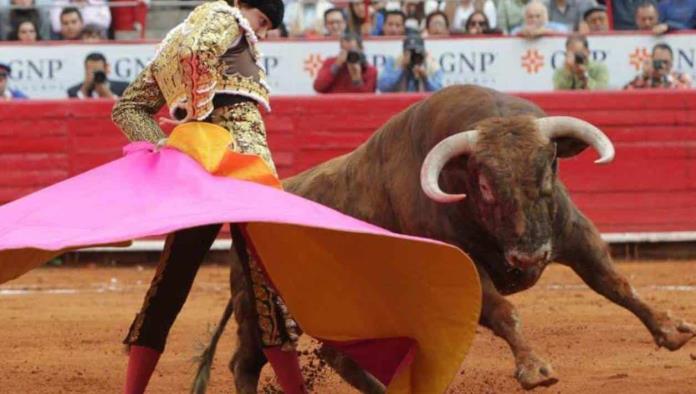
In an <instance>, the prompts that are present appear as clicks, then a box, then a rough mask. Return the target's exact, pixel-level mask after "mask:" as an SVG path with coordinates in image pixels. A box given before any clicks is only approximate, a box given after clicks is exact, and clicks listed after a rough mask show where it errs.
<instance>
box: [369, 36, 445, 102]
mask: <svg viewBox="0 0 696 394" xmlns="http://www.w3.org/2000/svg"><path fill="white" fill-rule="evenodd" d="M403 48H404V52H403V54H402V55H401V57H399V58H396V59H395V58H394V57H387V58H386V61H385V64H384V69H383V70H382V72H381V74H380V77H379V83H378V86H379V90H380V91H381V92H434V91H436V90H439V89H440V88H442V70H441V69H440V68H439V67H438V66H437V63H435V61H433V60H432V59H431V58H429V56H428V52H426V50H425V43H424V42H423V39H422V38H421V37H420V36H418V35H408V36H407V37H406V39H405V40H404V46H403Z"/></svg>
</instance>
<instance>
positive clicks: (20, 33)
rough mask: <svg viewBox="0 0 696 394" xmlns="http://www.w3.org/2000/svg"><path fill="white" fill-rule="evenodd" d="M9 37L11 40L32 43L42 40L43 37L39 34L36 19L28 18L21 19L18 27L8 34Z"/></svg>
mask: <svg viewBox="0 0 696 394" xmlns="http://www.w3.org/2000/svg"><path fill="white" fill-rule="evenodd" d="M7 39H8V40H10V41H19V42H22V43H31V42H36V41H38V40H40V39H41V37H40V36H39V33H38V29H37V27H36V25H35V24H34V21H33V20H31V19H27V20H24V21H20V22H19V24H18V25H17V28H16V29H15V30H14V31H12V32H11V33H10V34H9V35H8V36H7Z"/></svg>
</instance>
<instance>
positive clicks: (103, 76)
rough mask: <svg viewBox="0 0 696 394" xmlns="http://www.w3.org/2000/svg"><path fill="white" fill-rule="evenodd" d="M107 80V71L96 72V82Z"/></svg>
mask: <svg viewBox="0 0 696 394" xmlns="http://www.w3.org/2000/svg"><path fill="white" fill-rule="evenodd" d="M104 82H106V73H105V72H104V71H95V72H94V83H104Z"/></svg>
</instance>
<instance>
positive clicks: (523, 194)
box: [421, 116, 614, 269]
mask: <svg viewBox="0 0 696 394" xmlns="http://www.w3.org/2000/svg"><path fill="white" fill-rule="evenodd" d="M477 127H478V130H469V131H464V132H460V133H457V134H454V135H452V136H450V137H448V138H445V139H444V140H442V141H441V142H440V143H438V144H437V145H436V146H435V147H434V148H433V149H432V150H431V151H430V152H429V153H428V155H427V156H426V158H425V160H424V162H423V166H422V168H421V186H422V188H423V191H424V192H425V194H427V195H428V197H429V198H431V199H432V200H434V201H436V202H439V203H453V202H457V201H461V200H462V199H464V198H465V197H466V195H465V194H448V193H445V192H443V191H442V190H441V189H440V185H439V183H438V180H439V178H440V175H441V172H442V169H443V168H444V167H445V165H446V164H447V163H448V162H449V161H451V160H452V159H454V158H455V157H457V156H464V157H465V160H466V161H465V163H466V164H465V166H466V167H465V169H466V179H465V183H466V188H467V190H468V194H469V196H468V199H471V201H470V202H471V203H472V204H471V205H472V206H473V207H474V209H475V210H477V211H478V212H477V215H476V217H477V218H478V220H479V221H480V222H481V225H483V226H484V228H486V229H487V231H488V232H489V233H490V234H492V235H493V236H494V237H495V238H496V239H498V241H499V243H500V245H501V247H502V249H503V251H504V253H505V258H506V262H507V264H508V266H509V267H515V268H519V269H528V268H540V267H543V266H544V265H545V264H546V263H548V262H549V259H550V258H551V250H552V235H553V227H552V226H553V222H554V216H555V211H556V208H557V206H556V201H555V199H554V197H555V196H554V195H555V194H556V193H560V192H561V191H560V190H559V189H558V188H556V187H555V184H556V167H557V162H556V158H557V157H569V156H573V155H576V154H577V153H579V152H580V151H582V150H583V149H584V147H586V146H587V145H589V146H592V147H593V148H594V149H595V150H596V151H597V152H598V153H599V155H600V158H599V159H598V160H597V161H596V163H608V162H610V161H611V160H612V159H613V158H614V147H613V145H612V143H611V141H609V138H607V136H606V135H604V133H602V132H601V131H600V130H599V129H598V128H596V127H594V126H593V125H591V124H589V123H587V122H585V121H583V120H580V119H576V118H572V117H566V116H554V117H546V118H539V119H534V118H532V117H520V116H518V117H514V118H510V119H507V118H496V119H491V120H487V121H484V122H481V123H480V124H479V125H478V126H477ZM578 143H579V144H578ZM578 146H580V147H581V148H580V149H578ZM458 174H461V172H458ZM457 183H458V184H461V180H460V181H459V182H449V184H457Z"/></svg>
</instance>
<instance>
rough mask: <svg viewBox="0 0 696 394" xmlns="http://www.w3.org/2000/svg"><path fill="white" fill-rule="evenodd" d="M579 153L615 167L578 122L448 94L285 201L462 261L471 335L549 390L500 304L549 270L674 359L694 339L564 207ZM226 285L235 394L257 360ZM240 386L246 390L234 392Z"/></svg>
mask: <svg viewBox="0 0 696 394" xmlns="http://www.w3.org/2000/svg"><path fill="white" fill-rule="evenodd" d="M587 147H592V148H593V149H594V150H596V151H597V152H598V154H599V156H600V157H599V159H598V160H597V161H596V162H597V163H608V162H610V161H611V160H612V159H613V157H614V148H613V145H612V143H611V142H610V140H609V139H608V138H607V137H606V136H605V135H604V134H603V133H602V132H601V131H600V130H599V129H597V128H596V127H594V126H593V125H591V124H589V123H587V122H585V121H582V120H579V119H576V118H570V117H546V116H545V114H544V112H543V111H542V110H541V109H540V108H539V107H537V106H536V105H534V104H532V103H530V102H528V101H526V100H523V99H520V98H517V97H513V96H509V95H506V94H502V93H499V92H496V91H493V90H490V89H485V88H481V87H476V86H454V87H449V88H446V89H444V90H442V91H440V92H438V93H436V94H433V95H432V96H430V97H429V98H427V99H425V100H422V101H420V102H418V103H415V104H413V105H412V106H410V107H409V108H407V109H406V110H404V111H402V112H401V113H399V114H397V115H395V116H394V117H392V118H391V119H390V120H389V121H388V122H387V123H386V124H384V125H383V126H382V127H381V128H380V129H379V130H378V131H377V132H376V133H375V134H374V135H373V136H372V137H371V138H370V139H369V140H368V141H366V142H365V143H364V144H362V145H361V146H359V147H358V148H357V149H355V150H354V151H353V152H351V153H348V154H345V155H343V156H340V157H337V158H334V159H332V160H330V161H327V162H325V163H323V164H320V165H318V166H316V167H314V168H311V169H309V170H307V171H305V172H303V173H301V174H299V175H296V176H294V177H291V178H289V179H286V180H285V181H284V182H283V183H284V187H285V190H287V191H289V192H291V193H294V194H297V195H299V196H302V197H304V198H307V199H310V200H313V201H316V202H318V203H320V204H323V205H326V206H329V207H332V208H334V209H336V210H338V211H341V212H343V213H345V214H347V215H350V216H353V217H356V218H358V219H361V220H364V221H367V222H370V223H373V224H375V225H378V226H381V227H383V228H386V229H389V230H391V231H394V232H397V233H401V234H408V235H415V236H419V237H427V238H432V239H437V240H440V241H443V242H447V243H450V244H453V245H456V246H458V247H459V248H461V249H463V250H464V251H466V252H467V253H468V254H469V255H470V256H471V258H472V259H473V261H474V262H475V264H476V266H477V268H478V271H479V274H480V277H481V282H482V287H483V308H482V312H481V317H480V324H481V325H483V326H485V327H487V328H489V329H490V330H492V331H493V333H494V334H495V335H496V336H499V337H501V338H502V339H504V340H505V341H506V342H507V343H508V345H509V346H510V349H511V350H512V353H513V355H514V358H515V364H516V373H515V377H516V379H517V380H518V382H519V383H520V385H521V386H522V387H523V388H525V389H532V388H534V387H537V386H550V385H552V384H554V383H556V382H557V381H558V378H557V376H556V374H555V373H554V371H553V368H552V366H551V365H550V364H549V363H548V362H546V361H545V360H544V359H543V358H542V357H540V356H539V355H537V354H536V353H535V352H534V350H533V348H532V346H531V344H530V343H529V342H528V341H527V339H525V337H524V335H523V334H522V331H521V324H520V319H519V317H518V314H517V312H516V310H515V307H514V306H513V305H512V304H511V303H510V302H509V301H507V300H506V299H505V297H504V296H505V295H509V294H513V293H516V292H519V291H522V290H525V289H528V288H530V287H531V286H533V285H534V284H535V283H536V282H537V280H538V279H539V277H540V276H541V274H542V272H543V271H544V269H545V267H546V266H547V265H548V264H549V263H550V262H552V261H554V262H558V263H560V264H564V265H567V266H568V267H570V268H571V269H572V270H573V271H575V272H576V273H577V274H578V275H579V276H580V278H582V280H583V281H584V282H585V283H586V284H587V285H588V286H589V287H590V288H592V289H593V290H594V291H596V292H597V293H599V294H601V295H603V296H604V297H606V298H608V299H609V300H610V301H612V302H614V303H616V304H618V305H620V306H622V307H624V308H626V309H628V310H629V311H631V312H633V314H635V315H636V316H637V317H638V318H639V319H640V320H641V321H642V322H643V324H644V325H645V326H646V328H647V329H648V331H649V332H650V333H651V335H652V337H653V339H654V341H655V343H656V344H657V345H658V346H660V347H665V348H667V349H669V350H677V349H679V348H680V347H682V346H683V345H684V344H685V343H686V342H688V341H689V340H690V339H691V338H693V337H694V336H696V327H695V326H693V325H691V324H688V323H686V322H683V321H681V320H679V319H676V318H673V317H671V316H670V315H669V314H667V313H666V312H664V311H659V310H657V309H656V308H653V307H651V306H650V305H648V304H647V303H646V302H644V301H643V300H642V299H641V298H640V296H639V295H638V294H637V293H636V291H635V290H634V289H633V288H632V287H631V285H630V284H629V283H628V281H627V280H626V278H625V277H624V276H623V275H621V274H620V273H619V272H618V271H617V270H616V269H615V267H614V264H613V262H612V258H611V256H610V254H609V249H608V247H607V245H606V244H605V242H604V241H602V239H601V237H600V234H599V232H598V231H597V229H596V228H595V226H594V225H593V224H592V222H591V221H590V220H589V219H588V218H586V217H585V216H584V215H583V214H582V213H581V212H580V210H579V209H578V208H577V207H576V206H575V204H574V203H573V201H572V200H571V198H570V197H569V195H568V192H567V191H566V188H565V187H564V185H563V183H562V182H561V180H560V179H559V177H558V160H559V159H563V158H568V157H572V156H575V155H577V154H579V153H580V152H582V151H583V150H584V149H586V148H587ZM443 189H444V190H447V191H448V192H445V191H443ZM454 193H456V194H454ZM234 276H237V277H239V276H238V275H234V274H233V277H234ZM233 281H234V282H236V283H233V288H236V289H238V290H235V291H234V292H233V298H234V299H235V302H234V304H235V307H234V309H235V310H236V312H237V313H236V314H237V321H238V323H239V335H240V341H239V348H238V349H237V352H236V354H235V357H234V358H233V360H232V363H231V364H230V367H231V369H232V371H233V373H235V380H236V382H237V387H238V389H242V388H243V387H251V386H254V385H255V382H257V381H258V373H259V371H260V368H261V366H263V364H264V360H263V354H262V353H261V352H260V350H258V339H256V338H254V337H253V335H251V334H250V333H251V332H253V331H254V330H253V329H252V327H253V326H252V325H251V323H250V319H251V318H252V316H253V313H251V312H250V310H251V307H250V306H249V305H248V299H246V297H245V296H244V294H243V293H244V292H243V291H242V290H243V287H244V286H243V284H242V283H240V281H239V279H237V280H234V279H233ZM230 311H231V309H230ZM452 313H457V311H452ZM329 353H330V352H329ZM322 355H323V356H326V357H328V358H330V359H331V360H330V362H329V364H331V365H332V366H333V367H334V368H337V370H338V372H339V374H341V376H343V377H344V378H345V379H346V380H347V381H348V382H349V383H351V384H353V385H355V386H356V387H359V388H360V389H361V391H364V392H376V391H380V389H379V387H378V384H377V383H376V382H374V381H371V380H370V377H369V376H365V375H364V374H363V375H360V373H359V372H356V371H355V366H354V365H350V360H347V359H345V358H341V356H340V355H337V354H335V353H334V354H327V353H326V352H324V353H322ZM245 379H246V381H248V382H251V383H250V384H249V385H247V386H244V385H242V386H240V381H241V380H245ZM254 387H255V386H254ZM244 391H246V390H244Z"/></svg>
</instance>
